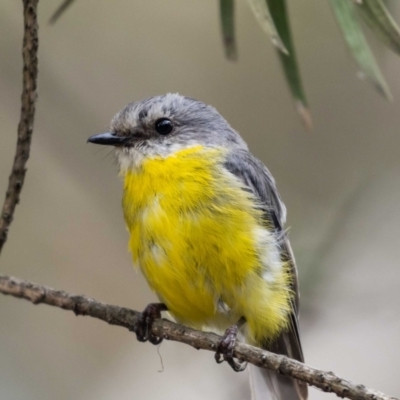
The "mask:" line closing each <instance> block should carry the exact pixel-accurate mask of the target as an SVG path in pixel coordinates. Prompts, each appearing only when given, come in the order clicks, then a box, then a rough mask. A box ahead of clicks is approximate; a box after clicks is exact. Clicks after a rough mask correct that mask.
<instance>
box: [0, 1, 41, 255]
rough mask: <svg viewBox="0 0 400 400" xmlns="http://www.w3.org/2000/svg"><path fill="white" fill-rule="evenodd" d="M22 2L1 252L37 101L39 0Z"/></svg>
mask: <svg viewBox="0 0 400 400" xmlns="http://www.w3.org/2000/svg"><path fill="white" fill-rule="evenodd" d="M23 3H24V40H23V47H22V57H23V63H24V67H23V82H22V85H23V89H22V96H21V117H20V120H19V125H18V139H17V149H16V152H15V157H14V163H13V166H12V170H11V175H10V178H9V181H8V188H7V192H6V199H5V201H4V204H3V209H2V211H1V216H0V253H1V250H2V248H3V246H4V243H5V242H6V240H7V233H8V229H9V226H10V224H11V222H12V219H13V215H14V210H15V207H16V205H17V204H18V202H19V195H20V193H21V189H22V185H23V184H24V179H25V173H26V167H25V166H26V162H27V161H28V158H29V150H30V146H31V138H32V132H33V120H34V117H35V102H36V98H37V93H36V81H37V74H38V58H37V50H38V44H39V42H38V24H37V4H38V0H23Z"/></svg>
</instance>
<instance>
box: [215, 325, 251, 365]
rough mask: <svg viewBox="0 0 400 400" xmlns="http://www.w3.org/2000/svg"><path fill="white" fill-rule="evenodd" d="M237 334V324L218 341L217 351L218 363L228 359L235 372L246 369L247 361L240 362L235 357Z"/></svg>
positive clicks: (216, 358)
mask: <svg viewBox="0 0 400 400" xmlns="http://www.w3.org/2000/svg"><path fill="white" fill-rule="evenodd" d="M237 334H238V327H237V325H233V326H231V327H230V328H228V329H227V330H226V331H225V333H224V336H222V339H221V340H220V342H219V343H218V346H217V351H216V352H215V361H216V362H217V363H218V364H221V363H222V362H224V361H226V362H227V363H228V364H229V365H230V366H231V368H232V369H233V370H234V371H235V372H241V371H244V370H245V369H246V367H247V363H244V362H238V361H236V360H235V359H234V357H233V349H234V348H235V343H236V337H237Z"/></svg>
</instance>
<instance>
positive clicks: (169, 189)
mask: <svg viewBox="0 0 400 400" xmlns="http://www.w3.org/2000/svg"><path fill="white" fill-rule="evenodd" d="M223 159H224V153H223V151H220V150H217V149H205V148H202V147H201V146H196V147H192V148H189V149H185V150H180V151H178V152H176V153H174V154H173V155H170V156H168V157H167V158H162V157H155V158H148V159H145V160H144V161H143V163H142V164H141V166H140V167H139V168H135V169H134V170H129V171H127V172H125V176H124V198H123V209H124V215H125V220H126V223H127V226H128V230H129V232H130V239H129V249H130V251H131V252H132V256H133V260H134V263H135V264H136V265H138V266H139V267H140V269H141V270H142V272H143V273H144V275H145V277H146V279H147V281H148V283H149V285H150V286H151V288H152V289H153V290H154V291H155V292H156V293H157V294H158V296H159V298H160V299H161V300H162V301H163V302H165V303H166V305H167V306H168V309H169V310H170V311H171V313H172V314H173V315H174V316H175V317H176V318H177V319H178V320H180V321H182V322H184V323H187V324H190V325H192V326H195V327H202V326H205V325H211V326H215V325H221V324H222V325H224V324H229V323H232V322H236V319H239V318H240V317H241V316H244V317H245V318H246V320H247V321H248V325H249V328H250V336H251V337H252V338H253V339H254V340H255V341H256V342H259V341H260V340H265V338H266V337H267V338H268V337H270V338H272V337H273V336H275V335H276V334H277V333H278V332H279V331H280V330H281V329H282V328H283V327H284V326H285V325H286V323H287V315H288V311H289V309H290V307H289V300H290V291H289V289H288V274H287V272H286V270H285V268H284V266H283V265H281V264H279V265H278V267H279V268H276V265H275V266H274V268H275V269H273V270H274V273H273V276H272V278H271V276H270V279H268V280H266V279H265V276H264V277H263V271H264V270H265V267H268V266H265V265H263V264H265V260H268V259H271V260H274V257H273V254H272V253H273V252H275V253H276V248H272V247H271V248H268V247H269V244H268V243H270V245H271V246H275V244H274V243H273V237H272V235H271V234H270V232H269V229H268V226H266V224H265V221H263V220H262V215H261V212H260V211H259V210H258V209H257V207H256V200H255V198H254V197H253V196H252V195H251V194H249V193H248V192H246V191H244V190H242V189H241V186H240V182H239V180H238V179H236V178H235V177H233V176H232V175H231V174H229V172H227V171H226V170H225V169H224V168H223V166H222V163H223ZM268 235H269V236H268ZM266 238H267V239H268V240H269V239H271V240H270V242H268V240H266ZM266 244H267V245H266ZM268 257H269V258H268ZM263 260H264V261H263ZM275 261H276V260H275ZM267 262H268V261H267ZM276 262H277V263H280V261H279V260H278V261H276Z"/></svg>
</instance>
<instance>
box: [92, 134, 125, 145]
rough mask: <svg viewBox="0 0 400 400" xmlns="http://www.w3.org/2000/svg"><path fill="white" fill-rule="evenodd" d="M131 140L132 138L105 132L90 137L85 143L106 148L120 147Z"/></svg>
mask: <svg viewBox="0 0 400 400" xmlns="http://www.w3.org/2000/svg"><path fill="white" fill-rule="evenodd" d="M131 139H132V138H130V137H121V136H117V135H116V134H115V133H111V132H106V133H100V134H98V135H93V136H90V138H89V139H88V140H87V141H88V142H90V143H95V144H104V145H108V146H121V145H123V144H124V143H126V142H127V141H129V140H131Z"/></svg>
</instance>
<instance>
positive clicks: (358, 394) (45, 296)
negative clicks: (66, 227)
mask: <svg viewBox="0 0 400 400" xmlns="http://www.w3.org/2000/svg"><path fill="white" fill-rule="evenodd" d="M0 292H1V293H3V294H9V295H12V296H15V297H20V298H23V299H25V300H29V301H31V302H32V303H34V304H40V303H43V304H48V305H51V306H55V307H60V308H63V309H64V310H71V311H73V312H74V313H75V315H88V316H90V317H94V318H98V319H101V320H103V321H105V322H107V323H109V324H111V325H119V326H123V327H125V328H127V329H129V330H130V331H135V326H136V322H137V320H138V316H139V314H140V313H139V312H137V311H133V310H130V309H128V308H123V307H118V306H113V305H108V304H104V303H100V302H98V301H96V300H93V299H90V298H87V297H85V296H77V295H73V294H69V293H67V292H64V291H61V290H54V289H51V288H48V287H45V286H40V285H36V284H33V283H31V282H26V281H23V280H20V279H16V278H12V277H8V276H3V275H0ZM152 332H153V333H154V334H155V335H156V336H158V337H163V338H164V339H168V340H174V341H177V342H182V343H186V344H188V345H190V346H192V347H194V348H196V349H203V350H210V351H215V350H216V348H217V344H218V342H219V339H220V336H218V335H216V334H214V333H210V332H201V331H196V330H193V329H190V328H187V327H185V326H182V325H178V324H175V323H173V322H170V321H167V320H165V319H158V320H156V321H155V322H154V324H153V326H152ZM234 355H235V357H237V358H238V359H240V360H242V361H247V362H249V363H251V364H254V365H256V366H258V367H261V368H266V369H270V370H272V371H275V372H276V373H279V374H282V375H286V376H290V377H292V378H295V379H299V380H301V381H304V382H306V383H307V384H309V385H312V386H316V387H317V388H319V389H321V390H323V391H324V392H333V393H336V395H338V396H339V397H342V398H343V397H346V398H348V399H353V400H363V399H368V400H398V399H395V398H394V397H389V396H387V395H385V394H383V393H380V392H378V391H376V390H373V389H369V388H367V387H365V386H364V385H356V384H354V383H352V382H350V381H347V380H345V379H342V378H339V377H338V376H336V375H335V374H334V373H333V372H325V371H321V370H318V369H315V368H312V367H309V366H307V365H305V364H303V363H301V362H298V361H295V360H292V359H290V358H287V357H285V356H281V355H277V354H274V353H270V352H268V351H265V350H262V349H258V348H256V347H253V346H249V345H247V344H244V343H237V344H236V345H235V351H234Z"/></svg>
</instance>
